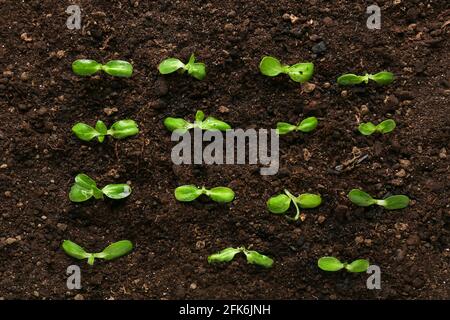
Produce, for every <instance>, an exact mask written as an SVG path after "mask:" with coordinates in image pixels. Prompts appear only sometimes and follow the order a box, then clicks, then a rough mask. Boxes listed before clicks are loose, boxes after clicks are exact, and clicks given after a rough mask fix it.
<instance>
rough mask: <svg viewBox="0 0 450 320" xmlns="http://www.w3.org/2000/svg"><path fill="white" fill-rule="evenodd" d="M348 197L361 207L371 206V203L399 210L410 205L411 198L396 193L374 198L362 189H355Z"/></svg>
mask: <svg viewBox="0 0 450 320" xmlns="http://www.w3.org/2000/svg"><path fill="white" fill-rule="evenodd" d="M348 198H349V199H350V201H351V202H353V203H354V204H356V205H358V206H360V207H369V206H371V205H374V204H376V205H379V206H382V207H384V208H385V209H387V210H397V209H403V208H406V207H407V206H408V205H409V201H410V200H409V198H408V197H407V196H405V195H394V196H390V197H387V198H385V199H381V200H379V199H374V198H372V196H371V195H370V194H368V193H366V192H364V191H362V190H359V189H353V190H351V191H350V192H349V194H348Z"/></svg>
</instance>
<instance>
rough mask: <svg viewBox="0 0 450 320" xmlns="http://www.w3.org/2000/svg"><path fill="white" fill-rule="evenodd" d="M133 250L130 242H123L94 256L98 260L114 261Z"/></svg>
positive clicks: (111, 245) (115, 243)
mask: <svg viewBox="0 0 450 320" xmlns="http://www.w3.org/2000/svg"><path fill="white" fill-rule="evenodd" d="M131 250H133V244H132V243H131V241H129V240H121V241H117V242H114V243H112V244H110V245H109V246H107V247H106V248H105V249H104V250H103V251H102V252H100V253H96V254H94V256H95V257H96V258H102V259H105V260H113V259H116V258H119V257H122V256H124V255H126V254H127V253H129V252H130V251H131Z"/></svg>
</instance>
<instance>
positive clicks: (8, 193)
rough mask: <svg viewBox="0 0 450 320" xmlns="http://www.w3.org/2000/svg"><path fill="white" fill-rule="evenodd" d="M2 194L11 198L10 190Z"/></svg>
mask: <svg viewBox="0 0 450 320" xmlns="http://www.w3.org/2000/svg"><path fill="white" fill-rule="evenodd" d="M4 195H5V197H6V198H11V196H12V193H11V191H5V193H4Z"/></svg>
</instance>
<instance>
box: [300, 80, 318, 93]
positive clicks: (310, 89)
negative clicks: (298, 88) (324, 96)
mask: <svg viewBox="0 0 450 320" xmlns="http://www.w3.org/2000/svg"><path fill="white" fill-rule="evenodd" d="M302 89H303V92H306V93H310V92H313V91H314V90H315V89H316V85H315V84H314V83H310V82H305V83H304V84H303V86H302Z"/></svg>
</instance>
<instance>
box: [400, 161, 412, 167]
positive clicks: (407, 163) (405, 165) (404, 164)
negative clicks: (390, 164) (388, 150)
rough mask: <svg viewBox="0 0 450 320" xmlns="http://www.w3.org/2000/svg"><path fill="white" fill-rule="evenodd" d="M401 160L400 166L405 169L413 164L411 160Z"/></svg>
mask: <svg viewBox="0 0 450 320" xmlns="http://www.w3.org/2000/svg"><path fill="white" fill-rule="evenodd" d="M399 162H400V166H401V167H402V168H405V169H406V168H408V167H409V166H410V165H411V161H409V160H407V159H400V160H399Z"/></svg>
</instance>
